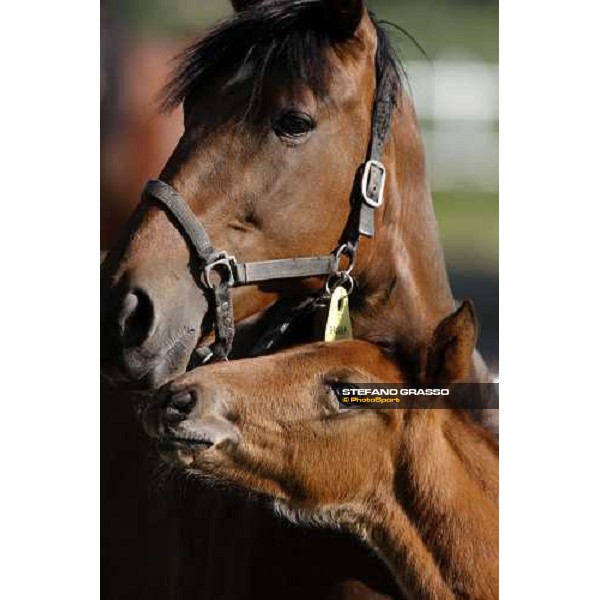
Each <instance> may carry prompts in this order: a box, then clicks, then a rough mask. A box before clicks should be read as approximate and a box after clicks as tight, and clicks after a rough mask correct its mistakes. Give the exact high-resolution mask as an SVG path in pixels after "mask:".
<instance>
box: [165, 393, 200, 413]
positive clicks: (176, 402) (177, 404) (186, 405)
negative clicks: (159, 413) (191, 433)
mask: <svg viewBox="0 0 600 600" xmlns="http://www.w3.org/2000/svg"><path fill="white" fill-rule="evenodd" d="M194 406H196V396H195V394H192V392H189V391H183V392H177V393H176V394H173V395H172V396H171V397H170V398H169V402H168V407H167V411H169V410H173V411H176V412H178V413H179V414H180V415H184V416H187V415H189V414H190V413H191V412H192V409H193V408H194Z"/></svg>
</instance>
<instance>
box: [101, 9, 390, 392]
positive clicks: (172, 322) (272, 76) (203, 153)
mask: <svg viewBox="0 0 600 600" xmlns="http://www.w3.org/2000/svg"><path fill="white" fill-rule="evenodd" d="M233 4H234V7H235V9H236V10H237V11H238V12H237V13H236V14H235V15H234V16H232V17H231V18H230V19H228V20H226V21H225V22H223V23H222V24H221V25H218V26H217V27H216V28H215V29H213V30H212V31H211V32H209V33H208V35H207V36H206V37H204V38H203V39H202V40H200V41H199V42H198V43H197V44H196V45H194V46H192V47H191V48H190V49H189V50H188V51H187V52H185V53H184V55H183V57H182V61H181V64H180V67H179V69H178V70H177V71H176V73H175V75H174V77H173V79H172V81H171V82H170V83H169V84H168V86H167V92H166V100H165V106H166V108H172V107H174V106H176V105H178V104H180V103H183V107H184V124H185V131H184V134H183V136H182V138H181V140H180V141H179V143H178V145H177V147H176V148H175V150H174V152H173V154H172V156H171V158H170V159H169V161H168V163H167V165H166V166H165V168H164V170H163V172H162V173H161V175H160V178H161V179H162V180H163V181H165V182H166V183H168V184H170V185H171V186H172V187H174V188H175V189H176V190H177V191H178V192H179V193H180V195H181V196H183V198H184V199H185V200H186V201H187V203H188V204H189V206H190V207H191V209H192V210H193V212H194V213H195V215H196V216H197V218H198V219H200V220H201V222H202V223H203V225H204V227H205V228H206V230H207V232H208V234H209V235H210V238H211V241H212V244H213V246H214V247H215V248H216V249H218V250H224V251H226V252H227V253H228V254H229V255H233V256H235V257H236V258H237V259H238V260H239V261H243V262H246V261H260V260H269V259H275V258H288V257H299V256H313V255H318V254H321V255H327V254H329V253H330V252H331V251H332V250H333V249H334V248H335V247H336V246H337V245H338V244H339V243H340V241H341V240H342V238H343V234H344V229H345V227H346V225H347V223H348V220H349V216H350V213H351V205H350V199H351V196H352V191H353V187H354V185H355V175H356V172H357V170H358V169H359V167H360V165H361V164H362V163H363V162H364V160H365V157H366V155H367V150H368V148H367V147H368V143H369V138H370V127H371V111H372V108H373V100H374V93H375V88H376V72H377V70H376V64H378V65H379V67H380V68H381V64H382V63H384V64H387V65H392V64H394V63H393V57H392V53H391V51H390V48H389V44H388V41H387V38H386V37H385V35H384V34H383V32H382V30H381V29H380V27H379V26H378V25H377V24H376V23H375V22H374V21H373V20H372V19H371V17H370V16H369V14H368V13H367V11H366V9H365V7H364V5H363V2H362V1H360V0H290V1H284V0H280V1H267V2H248V1H246V2H243V1H241V0H239V1H237V2H234V3H233ZM394 68H395V67H394ZM397 84H398V85H399V79H398V82H397ZM368 249H369V246H368V245H365V247H364V248H363V249H362V250H361V253H362V258H363V259H365V258H366V256H365V255H366V254H368ZM194 263H195V257H194V256H193V255H192V254H191V252H190V249H189V247H188V245H187V244H186V241H185V240H184V237H183V236H182V233H181V232H180V231H179V230H178V227H177V225H176V224H175V223H174V222H173V221H172V219H171V218H170V217H169V216H168V215H167V214H166V213H165V212H164V211H163V210H161V209H160V208H159V207H158V206H154V205H149V204H144V205H143V206H140V208H139V209H138V211H137V212H136V214H135V215H134V217H133V218H132V221H131V223H130V226H129V229H128V231H127V233H126V235H125V236H124V238H123V241H122V243H121V244H119V245H118V246H117V247H115V248H114V249H113V250H112V252H111V253H110V255H109V257H108V258H107V260H106V261H105V265H104V267H103V275H102V302H101V306H102V315H101V320H102V324H101V328H102V369H103V372H104V374H105V375H106V376H108V377H109V378H110V379H111V380H112V381H113V382H115V383H120V384H123V385H133V386H135V387H138V388H141V389H152V388H155V387H157V386H159V385H161V384H162V383H164V382H165V381H166V380H168V379H169V378H172V377H173V376H175V375H177V374H180V373H182V372H183V371H184V370H185V369H186V366H187V365H188V361H189V358H190V355H191V354H192V352H193V351H194V349H195V348H196V347H198V346H199V345H203V344H205V343H207V340H209V339H210V328H211V325H210V319H209V316H210V311H209V307H208V301H207V298H206V296H205V294H203V293H202V291H201V290H200V289H199V286H198V283H199V282H198V280H197V269H196V268H195V267H196V266H197V265H195V264H194ZM359 269H360V265H357V270H359ZM322 285H323V280H322V278H312V279H304V280H293V281H290V280H288V281H284V282H281V283H277V284H273V283H271V284H269V285H266V284H265V285H260V286H251V287H244V288H238V289H236V290H234V305H235V320H236V321H240V320H243V319H247V318H249V317H251V316H253V315H258V314H260V312H261V311H263V310H264V309H265V308H267V307H268V306H269V305H271V304H272V303H273V302H274V301H275V300H276V299H278V298H280V297H284V296H286V295H292V296H296V295H301V294H304V293H307V292H312V291H314V290H316V289H319V288H320V287H321V286H322Z"/></svg>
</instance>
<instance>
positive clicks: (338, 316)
mask: <svg viewBox="0 0 600 600" xmlns="http://www.w3.org/2000/svg"><path fill="white" fill-rule="evenodd" d="M351 339H352V322H351V321H350V309H349V308H348V292H347V291H346V289H345V288H344V287H343V286H341V285H340V286H338V287H336V288H335V290H334V291H333V294H331V302H330V304H329V314H328V316H327V323H326V324H325V341H326V342H335V341H336V340H351Z"/></svg>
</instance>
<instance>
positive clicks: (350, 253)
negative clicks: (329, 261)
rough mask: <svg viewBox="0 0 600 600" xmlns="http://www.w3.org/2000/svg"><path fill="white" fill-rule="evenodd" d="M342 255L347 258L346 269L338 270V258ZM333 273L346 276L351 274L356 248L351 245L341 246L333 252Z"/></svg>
mask: <svg viewBox="0 0 600 600" xmlns="http://www.w3.org/2000/svg"><path fill="white" fill-rule="evenodd" d="M342 255H344V256H347V257H348V267H347V268H345V269H343V270H340V269H339V266H340V258H341V257H342ZM334 256H335V272H336V273H342V272H343V273H346V275H349V274H350V273H352V269H354V259H355V258H356V246H354V245H352V244H342V245H341V246H340V247H339V248H338V249H337V250H336V251H335V254H334Z"/></svg>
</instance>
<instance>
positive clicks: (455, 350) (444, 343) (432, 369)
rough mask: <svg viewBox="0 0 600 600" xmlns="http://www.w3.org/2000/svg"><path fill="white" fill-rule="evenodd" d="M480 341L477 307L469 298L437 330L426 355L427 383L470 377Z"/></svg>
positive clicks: (425, 375)
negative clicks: (473, 359)
mask: <svg viewBox="0 0 600 600" xmlns="http://www.w3.org/2000/svg"><path fill="white" fill-rule="evenodd" d="M476 341H477V323H476V320H475V308H474V306H473V302H471V300H465V301H464V302H463V303H462V304H461V305H460V307H459V308H458V310H457V311H456V312H454V313H452V314H451V315H450V316H448V317H446V318H445V319H444V320H443V321H442V322H441V323H440V324H439V325H438V326H437V327H436V328H435V331H434V332H433V336H432V338H431V343H430V345H429V348H428V350H427V355H426V365H425V374H424V378H425V380H426V383H437V384H440V383H453V382H456V381H460V380H461V379H464V378H465V377H467V375H468V374H469V369H470V367H471V360H472V356H473V351H474V350H475V343H476Z"/></svg>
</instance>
